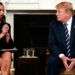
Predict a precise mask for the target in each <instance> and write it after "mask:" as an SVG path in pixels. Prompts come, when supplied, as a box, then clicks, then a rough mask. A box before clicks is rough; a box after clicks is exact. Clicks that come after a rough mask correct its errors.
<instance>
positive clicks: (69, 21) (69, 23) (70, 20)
mask: <svg viewBox="0 0 75 75" xmlns="http://www.w3.org/2000/svg"><path fill="white" fill-rule="evenodd" d="M67 24H68V25H71V24H72V17H71V18H70V19H69V20H68V21H67Z"/></svg>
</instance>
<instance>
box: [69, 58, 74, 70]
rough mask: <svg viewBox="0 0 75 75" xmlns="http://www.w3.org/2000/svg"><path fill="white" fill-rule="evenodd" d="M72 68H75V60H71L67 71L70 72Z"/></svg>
mask: <svg viewBox="0 0 75 75" xmlns="http://www.w3.org/2000/svg"><path fill="white" fill-rule="evenodd" d="M74 67H75V58H72V59H71V63H70V65H69V67H68V71H70V70H72V69H73V68H74Z"/></svg>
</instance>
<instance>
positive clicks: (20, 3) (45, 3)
mask: <svg viewBox="0 0 75 75" xmlns="http://www.w3.org/2000/svg"><path fill="white" fill-rule="evenodd" d="M0 1H2V2H3V3H4V4H5V5H6V6H7V7H6V8H7V10H53V9H55V5H56V4H57V3H59V2H61V1H69V2H72V3H73V7H74V9H75V0H0Z"/></svg>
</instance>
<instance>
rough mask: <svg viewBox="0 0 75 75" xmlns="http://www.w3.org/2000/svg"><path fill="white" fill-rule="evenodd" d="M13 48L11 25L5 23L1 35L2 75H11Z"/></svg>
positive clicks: (0, 59) (0, 62)
mask: <svg viewBox="0 0 75 75" xmlns="http://www.w3.org/2000/svg"><path fill="white" fill-rule="evenodd" d="M11 48H13V40H12V38H11V34H10V24H9V23H5V24H4V25H3V26H2V29H1V33H0V69H1V74H2V75H10V66H11V55H12V54H11V51H10V49H11Z"/></svg>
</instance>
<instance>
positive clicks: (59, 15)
mask: <svg viewBox="0 0 75 75" xmlns="http://www.w3.org/2000/svg"><path fill="white" fill-rule="evenodd" d="M56 16H57V20H58V21H62V22H64V21H65V20H66V18H67V12H66V11H65V9H64V8H59V9H57V13H56Z"/></svg>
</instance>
